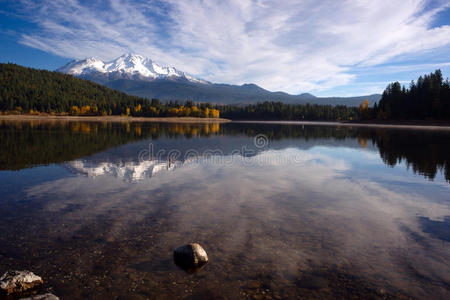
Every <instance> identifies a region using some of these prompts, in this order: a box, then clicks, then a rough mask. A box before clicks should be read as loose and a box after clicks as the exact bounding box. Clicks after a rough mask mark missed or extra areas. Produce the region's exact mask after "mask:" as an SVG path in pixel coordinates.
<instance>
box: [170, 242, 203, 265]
mask: <svg viewBox="0 0 450 300" xmlns="http://www.w3.org/2000/svg"><path fill="white" fill-rule="evenodd" d="M173 258H174V260H175V264H177V266H179V267H181V268H183V269H185V270H186V271H195V270H198V269H200V268H201V267H203V266H204V265H205V264H206V263H207V262H208V255H207V254H206V251H205V249H203V248H202V246H200V245H199V244H197V243H190V244H187V245H184V246H181V247H178V248H177V249H175V251H174V252H173Z"/></svg>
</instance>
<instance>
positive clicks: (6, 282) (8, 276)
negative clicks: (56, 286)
mask: <svg viewBox="0 0 450 300" xmlns="http://www.w3.org/2000/svg"><path fill="white" fill-rule="evenodd" d="M43 283H44V282H43V281H42V278H41V277H39V276H37V275H35V274H33V273H32V272H30V271H7V272H6V273H5V274H3V275H2V277H0V289H1V291H2V292H3V293H5V294H7V295H10V294H16V293H17V294H18V293H23V292H25V291H27V290H30V289H32V288H35V287H37V286H39V285H41V284H43Z"/></svg>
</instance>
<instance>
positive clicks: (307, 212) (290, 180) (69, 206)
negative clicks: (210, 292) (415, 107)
mask: <svg viewBox="0 0 450 300" xmlns="http://www.w3.org/2000/svg"><path fill="white" fill-rule="evenodd" d="M313 150H314V149H313ZM313 150H310V151H305V150H299V149H295V148H287V149H284V150H268V151H263V152H261V153H259V154H257V155H255V156H253V157H242V156H232V155H229V156H225V157H223V159H224V162H225V163H222V164H214V163H211V161H208V160H202V159H199V160H197V161H196V162H195V163H188V164H182V165H180V166H179V167H178V168H176V169H175V170H174V172H163V173H160V174H159V176H153V177H151V179H150V178H146V177H143V178H142V180H140V181H136V182H135V183H134V184H130V183H129V182H127V181H125V180H122V179H123V178H120V176H117V175H119V174H122V173H120V172H104V173H101V174H97V173H96V175H97V176H96V177H95V178H89V177H86V176H75V177H69V178H64V179H59V180H55V181H52V182H48V183H44V184H41V185H37V186H35V187H33V188H31V189H29V190H28V191H27V195H28V197H33V198H35V199H41V200H42V202H43V213H44V214H45V213H51V214H52V215H55V220H54V222H56V223H59V222H64V223H65V224H69V225H70V226H66V227H64V228H62V227H58V226H57V227H58V228H61V229H60V230H59V231H56V232H54V234H56V235H58V234H59V235H70V234H74V233H76V232H77V230H80V229H81V228H85V227H89V225H90V224H91V223H93V222H96V221H97V220H98V219H102V218H107V219H108V220H109V223H108V224H109V225H108V226H105V227H104V228H103V230H104V232H102V234H103V235H104V236H105V237H106V239H107V240H108V241H120V240H122V239H124V238H126V237H127V236H128V235H129V233H130V232H131V231H132V230H135V228H137V227H138V224H140V223H142V222H144V221H145V220H148V219H152V220H155V222H156V223H158V224H164V226H165V227H163V228H162V229H161V230H162V231H161V232H159V233H155V236H154V237H153V239H154V242H156V243H160V244H164V245H167V247H168V248H169V249H170V247H174V246H176V245H179V244H182V243H184V242H187V241H197V242H200V243H201V244H202V245H205V247H206V248H207V249H209V251H210V252H212V255H213V257H214V256H215V257H216V259H217V263H218V264H220V263H221V262H228V263H231V264H232V265H233V266H232V267H231V268H232V270H231V272H241V273H242V272H243V273H245V272H248V270H249V269H252V270H263V269H264V268H265V266H268V265H269V266H270V267H271V268H272V269H274V270H276V272H280V273H283V272H288V273H289V272H291V273H294V272H295V270H296V269H297V268H300V269H306V268H308V267H309V266H310V264H311V263H312V262H313V263H314V264H319V265H321V264H325V265H332V264H336V265H338V266H339V267H340V268H343V269H347V270H350V271H351V272H354V273H356V274H359V275H360V276H363V277H365V278H368V279H370V280H374V281H377V282H381V283H382V284H385V285H386V286H387V285H388V283H389V285H390V286H394V287H396V288H399V289H404V290H407V289H408V290H409V291H410V292H412V293H413V294H415V295H419V296H423V295H426V294H427V293H428V292H429V291H426V290H425V289H424V288H423V287H419V286H411V284H410V282H411V280H416V279H417V278H416V277H415V276H419V275H420V276H422V277H423V278H427V279H429V280H430V282H434V283H430V284H431V287H433V286H432V284H435V283H436V282H448V278H447V275H448V272H449V271H450V269H449V266H448V264H447V261H448V259H449V258H450V252H449V249H448V247H442V246H440V245H441V244H440V242H441V241H439V240H437V239H433V238H432V237H430V236H429V235H428V234H427V233H424V232H422V230H421V228H420V224H419V222H418V219H417V216H419V215H420V216H424V217H427V218H430V219H444V218H445V216H448V215H450V209H449V206H448V204H446V203H445V201H444V199H440V200H442V201H440V202H439V201H431V200H430V198H429V196H428V195H427V194H426V189H425V190H424V191H425V193H424V192H421V191H420V188H421V187H419V188H417V189H412V190H410V192H405V190H402V191H401V192H400V191H396V190H395V189H392V188H391V187H390V186H389V185H386V184H384V183H383V181H381V180H380V177H378V176H379V174H374V175H373V177H368V176H364V177H358V174H359V173H358V172H359V171H358V169H356V168H355V166H354V165H353V164H352V163H351V161H350V160H348V159H346V158H345V155H342V152H345V151H347V150H346V149H343V150H342V151H340V150H339V149H336V150H335V156H333V155H332V154H331V153H326V151H325V152H322V153H315V152H314V151H313ZM354 155H360V156H359V158H360V159H361V160H363V159H364V158H365V157H367V153H362V152H358V151H355V153H354ZM283 156H286V157H288V158H289V157H290V158H294V157H295V158H296V163H284V160H280V157H283ZM298 158H301V159H298ZM230 161H233V163H226V162H230ZM370 164H374V161H370ZM379 164H380V165H383V163H382V162H381V161H380V162H379ZM88 173H89V172H88ZM125 173H126V172H125ZM125 173H123V174H125ZM398 184H401V182H399V183H398ZM422 185H423V187H424V186H426V185H436V184H435V183H433V182H423V184H422ZM440 189H441V192H437V193H435V198H439V197H441V198H443V197H445V195H446V193H447V192H448V187H447V186H440ZM56 225H57V224H56ZM95 234H98V233H95ZM417 237H420V239H422V240H425V241H426V243H419V242H417ZM236 257H241V258H242V261H241V264H242V265H241V266H238V265H235V264H233V261H234V260H235V259H236ZM411 267H413V268H414V270H415V272H416V274H411V272H408V270H409V268H411ZM247 268H249V269H247ZM425 286H427V285H425ZM427 287H428V288H430V285H428V286H427Z"/></svg>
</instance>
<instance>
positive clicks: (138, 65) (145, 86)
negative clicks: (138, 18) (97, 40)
mask: <svg viewBox="0 0 450 300" xmlns="http://www.w3.org/2000/svg"><path fill="white" fill-rule="evenodd" d="M56 71H58V72H62V73H67V74H71V75H74V76H77V77H80V78H83V79H88V80H91V81H94V82H96V83H99V84H103V85H105V86H107V87H109V88H112V89H115V90H119V91H122V92H125V93H127V94H130V95H135V96H139V97H144V98H147V99H152V98H158V99H160V100H163V101H164V100H181V101H184V100H193V101H196V102H209V103H215V104H249V103H258V102H263V101H281V102H285V103H296V104H306V103H310V104H327V105H347V106H358V105H359V104H360V103H361V102H362V101H364V100H366V99H368V100H369V104H370V105H373V103H375V102H377V101H379V100H380V98H381V95H379V94H374V95H367V96H359V97H349V98H342V97H325V98H321V97H315V96H313V95H311V94H306V93H303V94H300V95H290V94H287V93H284V92H271V91H268V90H265V89H263V88H261V87H259V86H257V85H255V84H243V85H232V84H220V83H211V82H208V81H205V80H202V79H199V78H195V77H193V76H191V75H189V74H187V73H185V72H182V71H179V70H177V69H175V68H173V67H163V66H161V65H159V64H158V63H156V62H154V61H153V60H151V59H149V58H145V57H143V56H141V55H137V54H124V55H122V56H120V57H118V58H116V59H114V60H111V61H108V62H104V61H102V60H100V59H98V58H95V57H92V58H87V59H83V60H74V61H72V62H70V63H68V64H67V65H65V66H63V67H62V68H59V69H58V70H56Z"/></svg>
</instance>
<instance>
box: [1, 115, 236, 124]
mask: <svg viewBox="0 0 450 300" xmlns="http://www.w3.org/2000/svg"><path fill="white" fill-rule="evenodd" d="M0 120H11V121H35V120H36V121H90V122H160V123H226V122H230V120H228V119H223V118H193V117H161V118H150V117H149V118H147V117H128V116H51V115H0Z"/></svg>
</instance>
